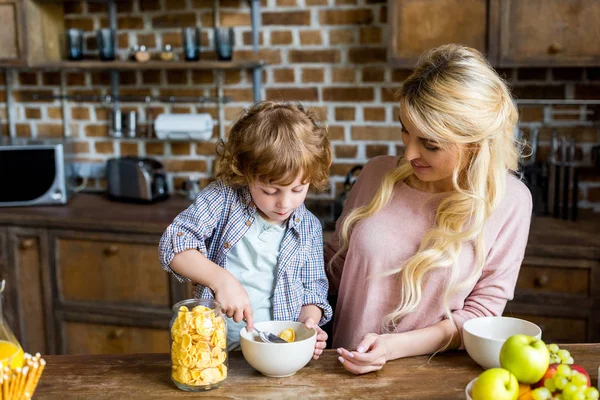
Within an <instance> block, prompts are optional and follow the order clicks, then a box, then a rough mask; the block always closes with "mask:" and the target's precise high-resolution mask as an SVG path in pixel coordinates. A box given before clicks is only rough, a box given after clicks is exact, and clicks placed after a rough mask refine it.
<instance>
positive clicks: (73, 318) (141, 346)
mask: <svg viewBox="0 0 600 400" xmlns="http://www.w3.org/2000/svg"><path fill="white" fill-rule="evenodd" d="M57 317H58V326H57V328H58V331H59V332H60V334H59V337H60V342H59V353H61V354H115V353H167V352H169V349H170V338H169V330H168V327H169V325H168V323H169V319H166V318H131V317H129V318H123V317H120V318H119V317H110V316H99V315H84V314H81V313H79V314H77V313H69V312H59V313H57Z"/></svg>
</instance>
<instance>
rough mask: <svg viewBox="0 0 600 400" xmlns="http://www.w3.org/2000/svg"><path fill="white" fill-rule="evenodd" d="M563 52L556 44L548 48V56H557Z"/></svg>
mask: <svg viewBox="0 0 600 400" xmlns="http://www.w3.org/2000/svg"><path fill="white" fill-rule="evenodd" d="M561 51H563V49H562V47H561V46H560V44H558V43H552V44H551V45H550V46H548V54H558V53H560V52H561Z"/></svg>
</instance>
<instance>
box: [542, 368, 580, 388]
mask: <svg viewBox="0 0 600 400" xmlns="http://www.w3.org/2000/svg"><path fill="white" fill-rule="evenodd" d="M559 365H560V364H550V366H549V367H548V370H547V371H546V373H545V374H544V376H543V377H542V379H540V380H539V381H538V382H537V383H536V384H534V385H533V387H534V388H539V387H543V386H544V381H545V380H546V379H548V378H552V377H553V376H554V374H555V373H556V368H557V367H558V366H559ZM568 365H569V367H570V368H571V369H572V370H574V371H577V372H579V373H581V374H583V375H584V376H585V377H586V378H587V380H588V383H587V385H588V387H589V386H592V380H591V379H590V374H588V373H587V371H586V370H585V369H584V368H583V367H582V366H581V365H577V364H568Z"/></svg>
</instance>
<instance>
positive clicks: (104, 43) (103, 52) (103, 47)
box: [96, 28, 115, 61]
mask: <svg viewBox="0 0 600 400" xmlns="http://www.w3.org/2000/svg"><path fill="white" fill-rule="evenodd" d="M96 40H97V41H98V54H99V55H100V59H101V60H102V61H112V60H114V59H115V31H114V30H112V29H110V28H101V29H98V31H96Z"/></svg>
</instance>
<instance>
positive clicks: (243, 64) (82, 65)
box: [0, 60, 266, 70]
mask: <svg viewBox="0 0 600 400" xmlns="http://www.w3.org/2000/svg"><path fill="white" fill-rule="evenodd" d="M265 64H266V63H265V62H264V61H148V62H145V63H142V62H135V61H99V60H83V61H61V62H54V63H44V64H37V65H24V66H11V67H8V66H4V68H18V69H36V70H140V69H171V70H182V69H195V70H238V69H254V68H258V67H262V66H264V65H265ZM0 68H1V67H0Z"/></svg>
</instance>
